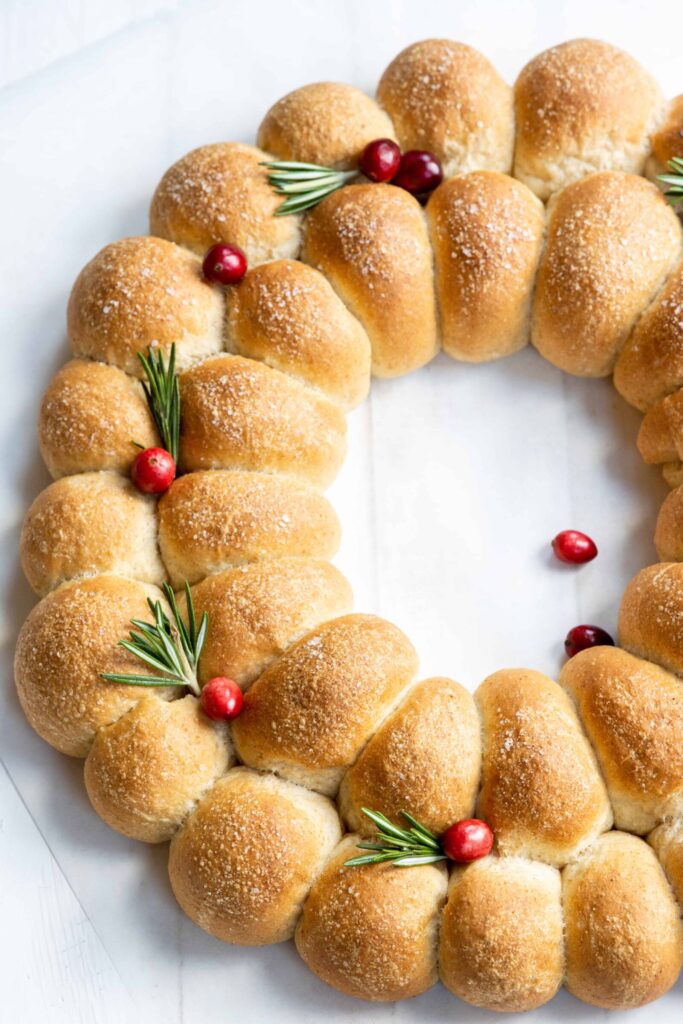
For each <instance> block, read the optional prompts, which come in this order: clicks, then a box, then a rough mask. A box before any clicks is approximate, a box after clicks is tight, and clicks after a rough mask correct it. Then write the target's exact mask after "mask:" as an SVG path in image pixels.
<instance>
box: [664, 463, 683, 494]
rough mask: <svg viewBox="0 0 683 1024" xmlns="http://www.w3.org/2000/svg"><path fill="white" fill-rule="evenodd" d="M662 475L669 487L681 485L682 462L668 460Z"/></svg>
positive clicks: (682, 474) (682, 481)
mask: <svg viewBox="0 0 683 1024" xmlns="http://www.w3.org/2000/svg"><path fill="white" fill-rule="evenodd" d="M662 476H663V477H664V482H665V483H667V484H668V485H669V487H671V488H674V487H680V486H681V484H683V464H681V462H680V460H677V461H675V462H666V463H665V464H664V465H663V466H662Z"/></svg>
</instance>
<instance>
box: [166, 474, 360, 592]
mask: <svg viewBox="0 0 683 1024" xmlns="http://www.w3.org/2000/svg"><path fill="white" fill-rule="evenodd" d="M339 538H340V528H339V520H338V519H337V514H336V512H335V511H334V509H333V508H332V506H331V505H330V503H329V502H328V501H327V500H326V499H325V498H323V496H322V495H321V494H318V493H317V492H316V491H314V490H313V489H312V488H310V487H304V486H302V485H301V484H295V483H293V482H292V481H291V480H288V479H287V478H286V477H280V476H275V475H274V474H272V473H246V472H233V471H230V470H209V471H206V472H203V473H187V474H186V475H185V476H180V477H178V479H177V480H174V482H173V483H172V484H171V486H170V487H169V489H168V490H167V491H166V493H165V494H164V496H163V497H162V499H161V501H160V502H159V546H160V548H161V555H162V558H163V560H164V563H165V565H166V568H167V569H168V574H169V576H170V578H171V583H172V585H173V586H174V587H175V588H176V589H177V588H178V587H181V586H182V585H183V583H184V582H185V580H187V582H188V583H196V582H197V580H200V579H202V577H204V576H208V575H210V573H214V572H219V571H220V570H221V569H227V568H230V567H233V566H237V565H242V564H243V563H245V562H255V561H258V560H260V559H265V558H282V557H284V556H287V555H302V556H305V555H311V556H315V557H319V558H330V557H332V555H334V554H335V552H336V551H337V548H338V547H339Z"/></svg>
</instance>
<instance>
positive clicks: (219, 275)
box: [202, 244, 247, 284]
mask: <svg viewBox="0 0 683 1024" xmlns="http://www.w3.org/2000/svg"><path fill="white" fill-rule="evenodd" d="M202 270H203V271H204V277H205V278H206V280H207V281H213V282H214V284H239V282H240V281H241V280H242V278H243V277H244V275H245V274H246V272H247V257H246V256H245V255H244V253H243V252H242V250H241V249H240V247H239V246H238V245H226V244H220V245H212V246H211V248H210V249H209V251H208V252H207V254H206V256H205V257H204V262H203V263H202Z"/></svg>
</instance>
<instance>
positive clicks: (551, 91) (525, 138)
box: [514, 39, 663, 199]
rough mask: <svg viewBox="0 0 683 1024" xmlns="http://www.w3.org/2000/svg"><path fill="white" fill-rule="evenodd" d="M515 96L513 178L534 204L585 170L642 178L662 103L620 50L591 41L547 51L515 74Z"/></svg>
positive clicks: (576, 41)
mask: <svg viewBox="0 0 683 1024" xmlns="http://www.w3.org/2000/svg"><path fill="white" fill-rule="evenodd" d="M514 93H515V117H516V122H517V137H516V145H515V170H514V174H515V177H516V178H519V179H520V181H523V182H525V184H527V185H528V186H529V188H531V189H532V190H533V191H534V192H535V193H536V194H537V195H538V196H540V197H541V199H547V198H548V196H550V195H552V193H553V192H556V191H557V190H558V189H561V188H564V187H565V185H568V184H570V182H572V181H576V180H577V178H582V177H583V176H584V175H585V174H587V173H589V172H590V171H604V170H612V169H613V170H619V171H630V172H632V173H634V174H640V173H641V172H642V170H643V166H644V164H645V158H646V157H647V154H648V151H649V135H650V133H651V132H652V130H653V129H654V128H655V126H656V124H657V122H658V119H659V118H660V117H661V114H662V108H663V100H662V96H661V93H660V91H659V86H658V85H657V83H656V82H655V80H654V78H653V77H652V76H651V75H650V74H649V73H648V72H647V71H645V69H644V68H642V67H641V66H640V64H638V62H637V61H636V60H634V59H633V57H631V56H630V55H629V54H627V53H624V52H623V50H618V49H617V48H616V47H615V46H610V44H609V43H603V42H600V41H599V40H597V39H572V40H569V42H566V43H561V44H560V45H559V46H553V47H551V48H550V49H549V50H545V51H544V52H543V53H539V54H538V56H537V57H534V58H533V59H532V60H530V61H529V63H528V64H527V65H526V67H524V68H523V69H522V71H521V72H520V74H519V77H518V78H517V81H516V82H515V87H514Z"/></svg>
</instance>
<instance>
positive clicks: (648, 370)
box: [614, 263, 683, 412]
mask: <svg viewBox="0 0 683 1024" xmlns="http://www.w3.org/2000/svg"><path fill="white" fill-rule="evenodd" d="M682 311H683V263H679V264H678V266H677V267H676V269H675V271H674V272H673V273H672V274H671V276H670V277H669V279H668V281H667V282H666V285H665V286H664V288H663V289H662V291H661V292H660V293H659V294H658V295H657V296H656V298H655V299H654V301H653V302H652V303H651V304H650V306H648V308H647V309H646V310H645V312H644V313H643V315H642V316H641V318H640V319H639V320H638V322H637V323H636V325H635V327H634V329H633V331H632V332H631V335H630V337H629V338H628V340H627V342H626V344H625V345H624V348H623V349H622V351H621V354H620V355H619V358H618V359H617V363H616V366H615V367H614V386H615V388H616V389H617V391H618V392H619V394H620V395H622V396H623V397H624V398H625V399H626V401H627V402H630V404H631V405H635V407H636V409H640V410H641V411H642V412H645V410H646V409H648V408H649V407H650V406H651V405H652V404H653V403H654V402H656V401H658V399H660V398H664V397H665V396H666V395H669V394H671V392H672V391H677V390H678V389H679V388H680V387H683V316H681V312H682Z"/></svg>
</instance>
